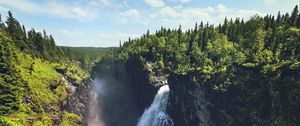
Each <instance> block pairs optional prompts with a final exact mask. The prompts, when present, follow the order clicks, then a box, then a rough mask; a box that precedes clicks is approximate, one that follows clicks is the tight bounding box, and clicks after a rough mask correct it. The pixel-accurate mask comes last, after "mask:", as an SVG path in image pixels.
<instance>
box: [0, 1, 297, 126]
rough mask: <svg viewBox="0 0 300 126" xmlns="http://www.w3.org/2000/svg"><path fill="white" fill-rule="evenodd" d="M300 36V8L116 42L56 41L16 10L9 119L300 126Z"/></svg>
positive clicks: (5, 34) (3, 100)
mask: <svg viewBox="0 0 300 126" xmlns="http://www.w3.org/2000/svg"><path fill="white" fill-rule="evenodd" d="M0 7H1V6H0ZM0 9H1V8H0ZM123 15H124V14H123ZM0 19H1V18H0ZM112 36H113V35H112ZM113 37H114V36H113ZM299 42H300V13H299V10H298V6H295V8H294V10H293V11H292V13H291V14H289V13H286V14H281V13H278V16H277V18H275V17H274V16H273V15H266V16H260V15H254V16H252V17H251V18H249V20H244V19H240V18H236V19H227V18H225V19H224V22H223V23H221V24H220V25H214V24H209V23H206V24H205V23H203V22H202V21H201V22H200V23H199V24H198V23H196V24H195V27H194V28H191V29H186V30H183V29H182V27H181V25H179V27H178V28H175V29H172V28H166V27H161V29H160V30H157V31H155V32H153V33H151V32H149V31H148V32H146V33H145V34H143V35H141V36H140V37H138V38H134V39H132V38H129V39H128V41H125V42H120V45H119V47H111V48H96V47H64V46H56V45H55V41H54V38H53V37H52V35H48V34H47V33H46V32H45V31H44V32H43V33H42V32H39V31H36V30H34V29H31V30H30V31H27V30H26V29H25V26H21V25H20V23H19V22H18V21H17V20H16V19H15V18H14V17H13V15H12V13H11V12H10V11H9V13H8V19H7V21H6V22H5V23H4V22H2V21H1V20H0V126H52V125H54V126H241V125H242V126H299V125H300V114H299V113H300V43H299Z"/></svg>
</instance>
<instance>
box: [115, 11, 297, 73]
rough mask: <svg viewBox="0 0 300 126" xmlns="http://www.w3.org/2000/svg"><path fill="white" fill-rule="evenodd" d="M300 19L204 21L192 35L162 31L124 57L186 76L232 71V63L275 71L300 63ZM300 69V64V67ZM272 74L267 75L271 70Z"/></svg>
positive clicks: (126, 47)
mask: <svg viewBox="0 0 300 126" xmlns="http://www.w3.org/2000/svg"><path fill="white" fill-rule="evenodd" d="M299 37H300V15H299V10H298V6H296V7H295V8H294V10H293V11H292V13H291V14H289V13H286V14H281V13H280V12H279V13H278V15H277V16H273V15H267V16H265V17H261V16H258V15H255V16H253V17H251V19H250V20H247V21H244V20H243V19H240V18H236V19H227V18H225V20H224V22H223V23H222V24H220V25H213V24H209V23H208V22H207V23H203V22H200V23H199V24H197V23H196V25H195V28H194V29H189V30H187V31H186V32H184V31H182V29H181V26H179V28H178V29H168V28H164V27H161V30H159V31H156V33H155V34H149V31H148V32H147V33H146V34H144V35H143V36H142V37H141V38H139V39H135V40H130V39H129V40H128V41H127V42H125V43H124V44H123V45H122V48H121V52H120V55H121V56H120V58H125V59H126V58H128V57H137V58H141V59H142V60H145V61H151V62H153V63H156V64H157V67H159V68H160V69H159V70H162V71H161V72H169V71H171V72H174V73H178V74H184V73H187V72H193V71H195V72H198V73H204V74H214V73H218V72H226V67H228V65H231V64H232V63H236V64H240V65H243V66H246V67H256V66H264V68H265V70H271V69H272V68H273V67H275V66H276V65H280V64H282V63H296V62H298V61H299V59H300V43H299V39H300V38H299ZM297 64H298V63H297ZM265 72H266V71H265Z"/></svg>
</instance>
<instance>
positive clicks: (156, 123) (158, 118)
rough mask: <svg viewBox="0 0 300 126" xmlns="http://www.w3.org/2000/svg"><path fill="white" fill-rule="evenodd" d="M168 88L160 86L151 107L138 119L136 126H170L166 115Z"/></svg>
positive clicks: (170, 123)
mask: <svg viewBox="0 0 300 126" xmlns="http://www.w3.org/2000/svg"><path fill="white" fill-rule="evenodd" d="M169 91H170V89H169V86H168V85H165V86H162V87H161V88H160V89H159V90H158V92H157V94H156V95H155V97H154V100H153V102H152V104H151V106H150V107H149V108H148V109H146V110H145V112H144V113H143V115H142V116H141V117H140V119H139V121H138V124H137V126H172V125H173V122H172V120H171V118H170V117H169V115H168V114H167V113H166V108H167V103H168V98H169Z"/></svg>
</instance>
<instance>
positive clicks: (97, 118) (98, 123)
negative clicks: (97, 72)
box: [88, 79, 105, 126]
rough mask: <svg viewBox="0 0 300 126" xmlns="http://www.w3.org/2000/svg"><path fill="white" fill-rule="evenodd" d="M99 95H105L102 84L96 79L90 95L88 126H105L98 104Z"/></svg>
mask: <svg viewBox="0 0 300 126" xmlns="http://www.w3.org/2000/svg"><path fill="white" fill-rule="evenodd" d="M99 95H105V87H104V82H103V81H102V80H100V79H96V80H95V81H94V84H93V89H92V91H91V94H90V102H89V103H90V104H89V116H88V126H105V124H104V122H103V119H102V116H101V111H102V110H101V106H100V104H99V102H98V101H99V97H98V96H99Z"/></svg>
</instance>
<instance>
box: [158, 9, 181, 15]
mask: <svg viewBox="0 0 300 126" xmlns="http://www.w3.org/2000/svg"><path fill="white" fill-rule="evenodd" d="M159 13H160V14H163V15H164V14H165V15H169V16H171V17H176V16H177V15H178V12H176V10H174V9H173V8H171V7H164V8H162V9H160V11H159Z"/></svg>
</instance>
